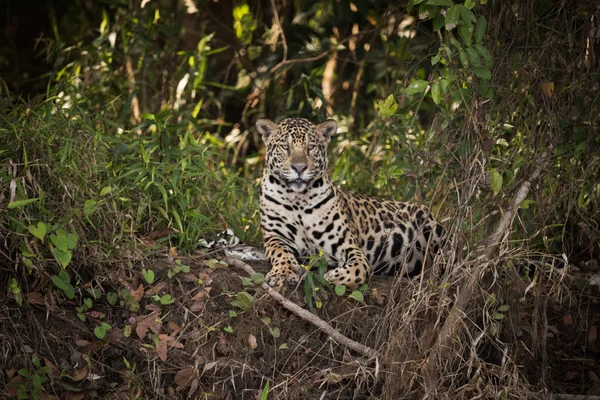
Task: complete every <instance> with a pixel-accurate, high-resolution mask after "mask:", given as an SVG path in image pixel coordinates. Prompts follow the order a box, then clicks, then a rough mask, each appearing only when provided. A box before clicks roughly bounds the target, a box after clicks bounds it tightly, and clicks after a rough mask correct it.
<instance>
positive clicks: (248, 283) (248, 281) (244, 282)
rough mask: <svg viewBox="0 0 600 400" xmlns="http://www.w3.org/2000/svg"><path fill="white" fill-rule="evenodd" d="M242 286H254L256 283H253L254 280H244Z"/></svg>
mask: <svg viewBox="0 0 600 400" xmlns="http://www.w3.org/2000/svg"><path fill="white" fill-rule="evenodd" d="M242 285H244V286H252V285H254V283H252V279H250V278H244V279H242Z"/></svg>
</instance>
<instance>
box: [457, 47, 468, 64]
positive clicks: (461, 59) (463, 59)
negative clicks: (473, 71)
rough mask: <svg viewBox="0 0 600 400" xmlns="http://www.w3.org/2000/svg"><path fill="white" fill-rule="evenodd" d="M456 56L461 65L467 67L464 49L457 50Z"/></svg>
mask: <svg viewBox="0 0 600 400" xmlns="http://www.w3.org/2000/svg"><path fill="white" fill-rule="evenodd" d="M458 58H459V59H460V63H461V65H462V66H463V67H465V68H467V67H468V66H469V58H468V57H467V53H466V52H465V51H464V50H462V51H459V52H458Z"/></svg>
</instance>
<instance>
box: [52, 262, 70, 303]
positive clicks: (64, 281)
mask: <svg viewBox="0 0 600 400" xmlns="http://www.w3.org/2000/svg"><path fill="white" fill-rule="evenodd" d="M51 279H52V283H54V286H56V287H57V288H59V289H60V290H62V291H63V293H64V294H65V296H67V298H68V299H70V300H73V299H74V298H75V288H74V287H73V285H71V277H70V276H69V274H68V273H67V271H65V270H64V269H63V270H61V271H60V272H59V273H58V275H52V277H51Z"/></svg>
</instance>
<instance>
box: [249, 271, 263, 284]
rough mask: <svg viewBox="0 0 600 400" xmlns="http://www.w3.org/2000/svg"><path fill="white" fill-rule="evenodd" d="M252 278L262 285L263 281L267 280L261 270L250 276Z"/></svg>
mask: <svg viewBox="0 0 600 400" xmlns="http://www.w3.org/2000/svg"><path fill="white" fill-rule="evenodd" d="M250 279H251V280H252V282H254V283H255V284H257V285H260V284H261V283H263V282H264V281H265V274H262V273H260V272H256V273H254V274H252V275H251V276H250Z"/></svg>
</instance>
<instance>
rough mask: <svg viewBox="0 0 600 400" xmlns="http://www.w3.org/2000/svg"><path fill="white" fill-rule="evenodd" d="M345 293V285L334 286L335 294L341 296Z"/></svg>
mask: <svg viewBox="0 0 600 400" xmlns="http://www.w3.org/2000/svg"><path fill="white" fill-rule="evenodd" d="M344 293H346V285H335V294H337V295H338V296H343V295H344Z"/></svg>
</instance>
